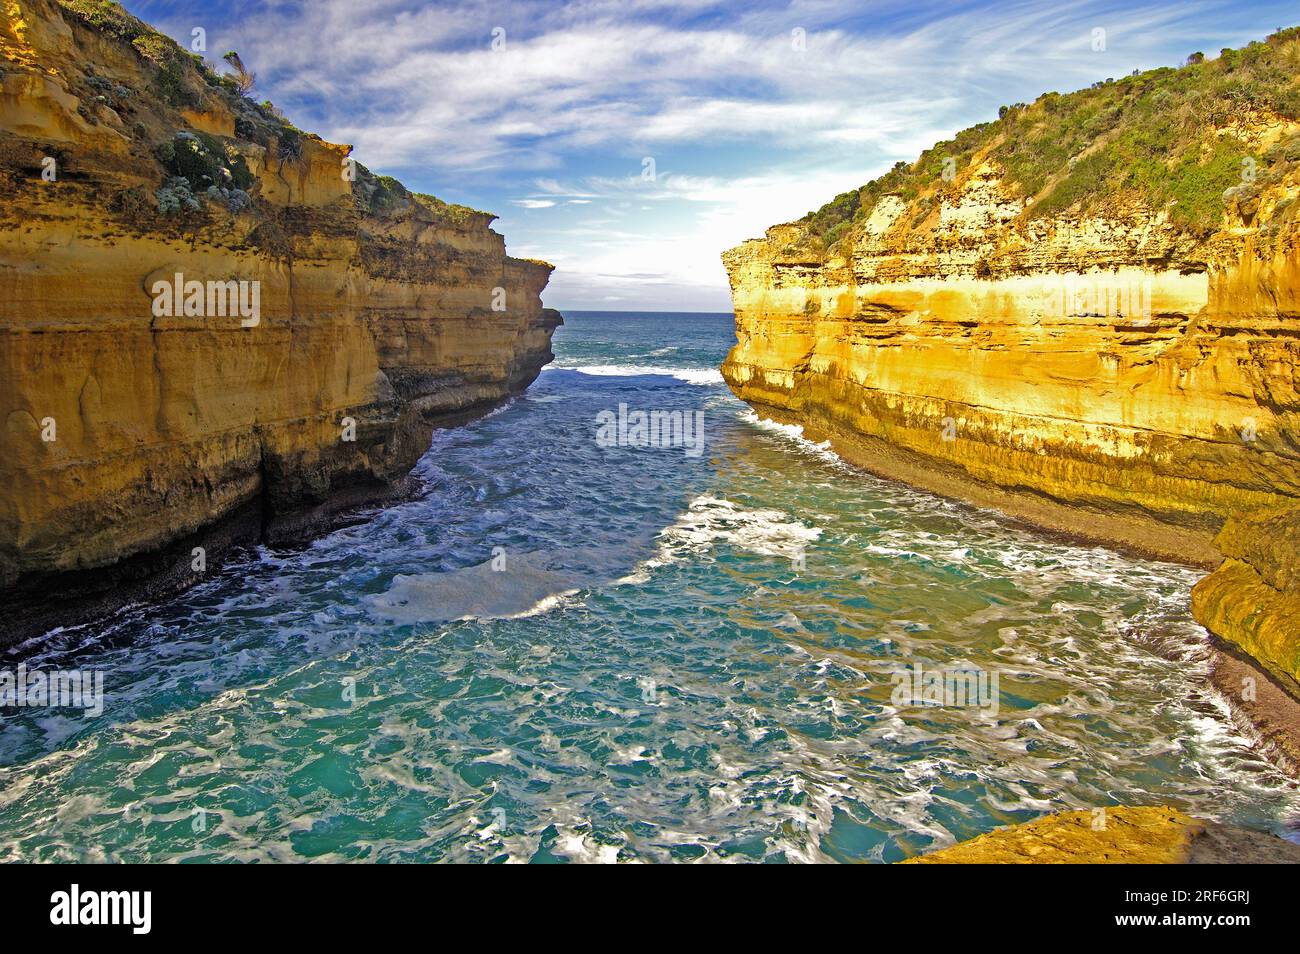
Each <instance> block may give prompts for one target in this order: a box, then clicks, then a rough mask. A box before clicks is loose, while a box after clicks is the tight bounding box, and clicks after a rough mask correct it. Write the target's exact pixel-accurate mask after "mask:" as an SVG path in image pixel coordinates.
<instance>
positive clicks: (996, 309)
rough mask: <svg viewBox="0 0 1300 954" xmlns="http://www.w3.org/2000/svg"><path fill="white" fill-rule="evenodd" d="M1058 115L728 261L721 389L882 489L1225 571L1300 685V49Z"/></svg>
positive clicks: (1261, 649) (1020, 111) (934, 160)
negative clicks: (885, 484) (940, 496)
mask: <svg viewBox="0 0 1300 954" xmlns="http://www.w3.org/2000/svg"><path fill="white" fill-rule="evenodd" d="M1298 32H1300V31H1297V30H1295V29H1292V30H1287V31H1281V32H1280V33H1279V34H1277V35H1275V36H1273V37H1270V38H1269V39H1268V40H1267V41H1266V42H1261V43H1256V44H1251V46H1249V47H1247V48H1245V49H1243V50H1225V51H1223V54H1222V56H1221V57H1220V58H1218V59H1216V60H1211V61H1205V62H1192V63H1189V64H1188V65H1186V66H1185V67H1183V68H1181V69H1177V70H1175V69H1162V70H1155V71H1151V72H1148V73H1141V74H1134V75H1133V76H1131V77H1125V78H1124V79H1122V80H1120V81H1117V82H1115V81H1107V82H1106V83H1100V84H1097V85H1096V86H1095V87H1093V88H1092V89H1088V90H1082V91H1079V92H1077V93H1072V94H1069V95H1065V96H1062V95H1059V94H1055V93H1049V94H1045V95H1044V96H1043V97H1041V98H1040V99H1039V100H1037V101H1036V102H1034V103H1033V104H1030V105H1024V104H1018V105H1016V106H1013V107H1008V108H1006V109H1004V111H1003V115H1002V117H1001V118H1000V119H999V121H997V122H993V123H985V124H983V125H981V126H977V127H974V128H973V129H970V130H966V131H964V132H963V133H961V134H959V135H958V136H957V137H956V138H955V139H954V140H952V141H950V142H946V143H941V144H939V145H938V146H936V147H934V148H933V149H931V150H929V151H927V152H926V153H925V154H924V155H923V156H922V157H921V158H920V159H919V160H918V161H917V162H915V163H912V164H910V165H908V164H904V163H900V164H899V165H898V166H896V167H895V168H894V169H893V170H892V171H891V172H890V173H889V174H887V175H886V176H884V177H882V178H881V179H878V180H876V181H874V182H872V183H870V184H868V185H867V186H865V187H863V189H861V190H859V191H858V192H856V193H847V194H846V195H844V196H840V197H838V198H837V199H836V200H835V201H834V202H832V203H830V204H828V205H827V206H826V207H824V208H823V209H821V210H818V211H817V212H814V213H810V214H809V215H808V216H806V217H805V218H804V219H803V220H801V221H800V222H796V223H791V224H787V225H778V226H774V227H773V228H771V229H769V230H768V232H767V235H766V236H765V237H764V238H761V239H756V240H752V241H749V242H746V243H744V244H743V245H741V246H739V247H737V248H735V249H732V250H730V251H729V252H727V253H725V254H724V256H723V258H724V262H725V264H726V267H727V270H728V273H729V276H730V279H731V286H732V292H733V298H734V303H735V310H736V329H737V338H738V344H737V345H736V347H735V349H734V350H733V351H732V352H731V354H730V355H729V356H728V358H727V360H726V362H725V364H724V366H723V374H724V376H725V377H726V380H727V382H728V383H729V385H730V386H731V388H732V389H733V390H734V391H735V392H736V394H737V395H739V396H740V397H741V398H743V399H744V400H746V401H748V402H749V403H750V404H752V405H753V406H754V407H755V408H756V409H758V410H759V412H760V413H762V414H764V415H767V416H770V417H773V418H775V419H777V420H781V421H784V422H789V423H798V424H803V425H805V427H806V428H807V430H808V432H809V433H810V434H811V435H812V436H816V437H818V438H819V439H821V438H830V439H832V440H833V441H834V442H835V444H836V446H837V449H838V450H839V451H840V452H841V453H842V454H844V455H845V456H846V457H848V458H849V459H852V460H854V461H855V462H857V463H859V464H860V465H862V466H863V467H865V468H867V469H869V470H872V471H875V472H877V473H880V474H882V475H885V476H888V477H891V478H896V479H901V480H904V481H907V482H909V483H913V484H916V485H919V486H921V487H925V488H928V489H931V490H934V491H936V492H940V493H944V494H948V495H951V496H954V497H960V498H964V499H967V500H970V501H972V502H974V503H977V504H979V505H984V506H991V507H997V508H1000V509H1001V510H1003V511H1005V512H1007V513H1009V514H1011V515H1013V516H1016V517H1019V518H1022V519H1025V520H1027V521H1030V522H1033V523H1035V524H1038V525H1040V526H1046V527H1049V528H1054V529H1058V530H1063V531H1067V532H1070V533H1072V534H1075V535H1078V536H1081V537H1084V538H1088V539H1091V540H1095V541H1102V542H1107V543H1115V544H1121V545H1124V546H1127V547H1130V548H1133V549H1138V550H1141V551H1144V552H1147V553H1149V554H1152V555H1155V556H1159V557H1162V558H1168V559H1173V560H1178V561H1183V562H1188V563H1192V564H1198V565H1202V566H1205V567H1206V568H1210V569H1212V568H1217V569H1215V570H1214V572H1213V573H1212V574H1211V575H1210V576H1209V577H1208V578H1207V579H1206V580H1205V581H1203V582H1202V583H1201V584H1200V585H1199V586H1198V587H1197V588H1196V590H1195V593H1194V611H1195V613H1196V615H1197V617H1198V619H1200V620H1201V621H1202V622H1203V623H1204V624H1205V625H1206V626H1207V627H1209V628H1210V629H1211V630H1213V631H1214V632H1215V633H1217V634H1218V635H1219V636H1221V637H1223V638H1225V639H1227V640H1229V641H1230V642H1233V643H1236V644H1237V645H1238V646H1240V647H1241V648H1242V649H1244V650H1245V651H1246V652H1248V653H1249V654H1251V655H1252V656H1254V657H1255V658H1256V659H1257V660H1258V661H1259V662H1260V663H1262V664H1263V665H1264V666H1266V667H1267V668H1268V669H1269V670H1270V671H1271V672H1272V673H1274V674H1275V675H1277V676H1278V677H1279V678H1280V679H1281V680H1283V681H1284V682H1286V683H1287V684H1288V685H1289V686H1290V687H1291V688H1292V689H1293V690H1294V687H1295V682H1294V680H1295V679H1297V678H1300V613H1297V609H1300V222H1298V221H1297V208H1300V203H1297V202H1296V199H1297V198H1298V197H1300V79H1297V77H1300V38H1298V36H1297V34H1298Z"/></svg>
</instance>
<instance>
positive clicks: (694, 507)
mask: <svg viewBox="0 0 1300 954" xmlns="http://www.w3.org/2000/svg"><path fill="white" fill-rule="evenodd" d="M821 535H822V532H821V530H820V529H819V528H817V527H810V526H808V525H807V524H805V523H803V522H801V521H800V520H797V519H795V518H793V517H791V516H790V515H789V514H788V513H786V512H785V511H784V510H769V509H754V508H750V507H745V506H742V505H740V504H738V503H735V502H733V501H730V500H727V499H725V498H723V497H715V496H714V495H713V494H701V495H700V496H698V497H696V498H695V499H694V500H692V501H691V503H690V506H688V507H687V509H686V512H685V513H683V514H682V515H681V516H679V517H678V518H677V522H676V523H674V524H673V525H672V526H671V527H668V528H666V529H665V530H664V531H663V532H661V533H660V534H659V541H660V543H659V560H660V561H661V562H667V561H670V560H673V559H676V558H677V557H679V556H682V555H685V554H700V553H704V552H706V551H708V550H710V549H712V548H713V546H714V545H715V544H717V543H725V544H728V545H730V546H733V547H736V548H738V549H741V550H747V551H749V552H750V553H757V554H759V555H761V556H773V557H782V558H784V559H787V560H793V559H794V558H795V557H797V556H799V555H800V554H802V553H803V552H804V549H805V548H806V547H807V546H808V544H810V543H813V542H815V541H816V540H817V539H818V538H820V537H821ZM652 565H653V564H652Z"/></svg>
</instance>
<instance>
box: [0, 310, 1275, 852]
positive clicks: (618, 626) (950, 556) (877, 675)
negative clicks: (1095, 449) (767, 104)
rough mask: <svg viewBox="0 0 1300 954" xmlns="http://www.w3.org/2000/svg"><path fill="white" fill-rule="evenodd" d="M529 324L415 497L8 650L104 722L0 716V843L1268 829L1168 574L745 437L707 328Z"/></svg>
mask: <svg viewBox="0 0 1300 954" xmlns="http://www.w3.org/2000/svg"><path fill="white" fill-rule="evenodd" d="M566 321H567V324H566V326H565V327H564V328H562V329H560V331H559V332H558V333H557V335H556V346H555V350H556V353H557V356H558V357H557V360H556V362H555V365H554V366H553V367H552V368H550V369H548V370H546V371H544V372H543V374H542V376H541V377H540V379H539V380H538V381H537V382H536V384H534V385H533V387H532V388H531V389H530V390H529V391H528V392H527V394H525V395H524V396H522V397H520V398H518V399H516V400H515V401H513V402H512V403H510V404H509V405H507V406H505V407H503V408H501V409H499V410H497V411H495V412H493V413H492V414H491V415H490V416H488V417H486V418H484V419H482V420H480V421H478V422H476V423H474V424H471V425H469V426H467V427H464V428H461V429H457V430H450V431H443V432H440V433H438V434H437V435H435V437H434V441H433V446H432V447H431V449H430V451H429V453H428V454H427V455H426V456H425V457H424V459H423V460H422V461H421V463H420V465H419V467H418V470H417V473H418V475H419V477H420V478H421V480H422V481H423V483H424V486H425V492H424V494H423V495H422V496H421V497H420V498H419V499H417V500H414V501H412V502H409V503H406V504H403V505H401V506H397V507H394V508H392V509H389V510H384V511H378V512H375V513H374V514H372V515H370V516H369V519H367V520H366V521H365V522H363V523H360V524H358V525H355V526H352V527H350V528H347V529H344V530H341V531H339V532H336V533H334V534H331V535H329V536H327V537H325V538H323V539H321V540H319V541H317V542H316V543H315V544H314V545H312V546H311V547H309V548H307V549H304V550H293V551H273V550H262V551H260V552H258V553H255V554H250V555H249V556H248V558H247V559H245V560H243V561H241V562H239V563H237V564H236V565H234V566H231V567H229V568H227V569H226V570H224V571H223V572H222V573H221V574H220V575H219V576H217V577H216V578H214V579H212V580H211V581H209V582H207V583H205V584H203V585H201V586H199V587H197V588H195V589H193V590H191V591H189V592H187V593H186V594H184V595H183V596H181V597H180V598H177V599H175V600H172V601H169V602H167V603H164V604H160V605H150V606H140V607H135V608H133V609H131V610H130V611H128V612H125V613H123V614H122V615H121V617H120V618H118V619H116V620H114V621H112V622H111V623H109V624H105V625H99V626H95V627H89V628H83V629H79V630H72V631H68V632H64V633H61V634H58V635H57V636H55V637H53V638H52V639H51V640H50V641H49V643H48V645H47V646H46V648H44V649H43V650H41V651H40V653H39V655H38V656H37V658H36V659H34V660H29V661H28V664H29V665H30V666H41V667H45V668H55V667H64V668H66V667H73V666H76V667H82V668H92V669H99V670H102V671H103V672H104V673H105V678H106V689H107V700H106V704H105V710H104V713H103V714H102V715H101V716H99V717H98V718H93V719H83V718H81V716H80V713H78V712H76V711H70V710H33V709H23V710H9V711H7V712H6V713H4V714H3V715H2V716H0V719H2V720H3V721H2V722H0V859H3V860H99V859H108V860H125V861H161V860H185V861H199V860H204V861H218V860H223V861H224V860H237V861H251V860H259V859H262V860H303V859H307V860H311V859H319V860H365V861H415V860H456V861H474V860H477V861H557V860H559V861H563V860H569V861H593V860H601V861H609V860H619V861H631V860H650V861H668V860H677V861H716V860H728V861H893V860H897V859H899V858H903V857H906V856H908V855H911V854H914V853H916V852H919V851H924V850H928V849H931V848H934V847H938V846H941V845H943V844H947V843H949V842H951V841H953V840H954V839H964V838H968V837H971V836H973V835H976V834H979V833H981V832H985V831H988V830H990V829H992V828H994V827H995V826H998V825H1002V824H1005V823H1008V822H1015V821H1023V820H1028V819H1030V818H1033V817H1036V816H1038V815H1039V814H1042V813H1044V812H1047V811H1051V810H1058V809H1066V808H1095V807H1099V806H1105V805H1114V804H1152V803H1166V802H1167V803H1172V804H1175V805H1179V806H1182V807H1184V808H1187V809H1190V810H1193V811H1195V812H1197V813H1199V814H1203V815H1207V816H1211V817H1217V818H1222V819H1225V820H1232V821H1237V822H1242V823H1246V824H1250V825H1253V826H1258V827H1267V828H1271V829H1273V830H1276V831H1279V832H1281V833H1283V834H1287V835H1288V836H1289V837H1292V838H1293V839H1300V835H1298V834H1297V833H1298V832H1300V828H1298V827H1297V826H1300V797H1298V796H1297V793H1296V790H1295V787H1294V786H1293V785H1292V784H1291V783H1289V782H1288V781H1287V780H1286V779H1285V778H1283V777H1282V776H1281V775H1280V774H1279V773H1278V772H1277V771H1276V770H1275V769H1274V768H1273V767H1271V766H1270V764H1269V763H1268V762H1267V761H1266V760H1264V759H1263V758H1261V757H1260V756H1258V755H1257V754H1256V753H1255V752H1254V751H1253V750H1252V748H1251V745H1250V743H1249V741H1248V739H1247V738H1246V737H1245V735H1244V734H1243V730H1242V729H1241V728H1240V727H1238V726H1236V725H1235V724H1234V723H1233V721H1232V719H1231V717H1230V714H1229V711H1228V709H1227V707H1226V706H1225V705H1224V704H1223V702H1222V700H1220V699H1218V698H1216V697H1215V696H1214V695H1213V694H1212V693H1211V692H1210V691H1209V690H1208V688H1207V687H1206V685H1205V682H1204V674H1205V670H1206V665H1207V657H1206V650H1205V646H1204V642H1203V640H1202V637H1201V635H1200V633H1199V631H1198V629H1197V627H1196V626H1195V625H1194V624H1193V623H1192V621H1191V620H1190V618H1189V616H1188V614H1187V611H1186V606H1187V594H1188V590H1189V588H1190V586H1191V584H1192V583H1193V582H1194V581H1195V579H1196V575H1197V574H1196V573H1195V572H1194V571H1190V570H1186V569H1182V568H1179V567H1174V566H1167V565H1160V564H1151V563H1148V562H1143V561H1138V560H1134V559H1130V558H1128V557H1125V556H1121V555H1118V554H1115V553H1111V552H1108V551H1106V550H1103V549H1098V548H1089V547H1081V546H1072V545H1069V544H1067V543H1062V542H1060V541H1058V540H1055V539H1052V538H1048V537H1044V536H1039V535H1036V534H1033V533H1030V532H1028V531H1026V530H1024V529H1020V528H1016V527H1012V526H1010V525H1008V524H1006V523H1005V522H1003V521H1000V520H999V519H998V518H997V517H996V516H995V515H992V514H988V513H985V512H981V511H976V510H972V509H970V508H967V507H964V506H961V505H958V504H954V503H951V502H946V501H943V500H940V499H938V498H935V497H932V496H929V495H926V494H923V493H919V492H915V491H912V490H908V489H906V488H903V487H900V486H897V485H894V484H890V483H886V482H884V481H880V480H877V479H874V478H872V477H869V476H866V475H863V474H861V473H860V472H857V471H855V470H853V469H852V468H849V467H847V466H845V465H844V464H842V463H841V462H839V461H838V460H837V459H836V458H835V457H834V455H833V454H831V453H830V452H829V451H827V450H826V449H825V448H820V447H817V446H815V445H812V444H810V443H809V442H807V441H804V440H802V439H801V438H800V437H799V435H798V433H797V432H796V431H794V430H792V429H790V428H782V427H778V426H775V425H772V424H766V423H764V422H761V421H758V420H757V419H756V418H755V417H754V415H753V414H752V413H750V412H749V411H748V410H747V409H746V408H745V407H744V405H742V404H740V402H738V401H737V400H735V399H734V398H733V397H732V396H731V395H730V393H729V391H728V390H727V389H726V387H725V386H724V385H723V384H722V382H721V377H720V376H719V375H718V373H717V371H716V368H717V366H718V363H719V362H720V361H721V359H722V357H723V355H724V354H725V353H726V350H727V348H728V347H729V345H730V344H731V343H732V340H733V337H732V326H731V319H730V316H720V315H629V314H597V313H572V314H568V315H566ZM620 404H622V405H625V408H624V411H625V413H627V412H631V411H636V410H644V411H654V410H657V411H668V412H671V411H683V412H691V413H692V417H691V418H690V420H694V417H693V412H697V411H698V412H702V413H703V421H704V445H703V451H702V453H699V454H698V455H693V454H692V453H691V452H690V449H689V448H686V447H681V446H677V447H672V446H666V447H636V446H601V443H602V442H600V441H598V440H597V429H598V423H597V419H598V415H600V413H601V412H602V411H611V412H613V413H614V414H617V413H618V411H619V405H620ZM605 443H608V442H607V441H606V442H605ZM916 664H920V665H921V666H922V667H923V669H926V670H930V671H933V670H936V669H937V670H940V671H948V670H951V669H952V668H954V667H961V666H974V667H979V668H980V669H981V670H983V671H984V672H985V673H995V674H996V675H997V677H998V685H997V694H996V700H997V709H996V712H994V711H993V710H992V709H991V708H990V707H989V706H987V705H986V706H984V707H981V706H959V705H944V706H921V705H911V704H908V703H906V702H904V703H899V702H898V700H896V699H894V698H893V696H892V694H893V691H894V688H895V680H894V679H893V678H892V677H893V674H894V673H896V672H898V671H899V670H901V669H903V668H906V667H914V666H915V665H916ZM4 665H5V666H7V667H9V668H12V666H13V663H11V662H6V663H5V664H4ZM985 701H986V702H987V701H988V700H985Z"/></svg>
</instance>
